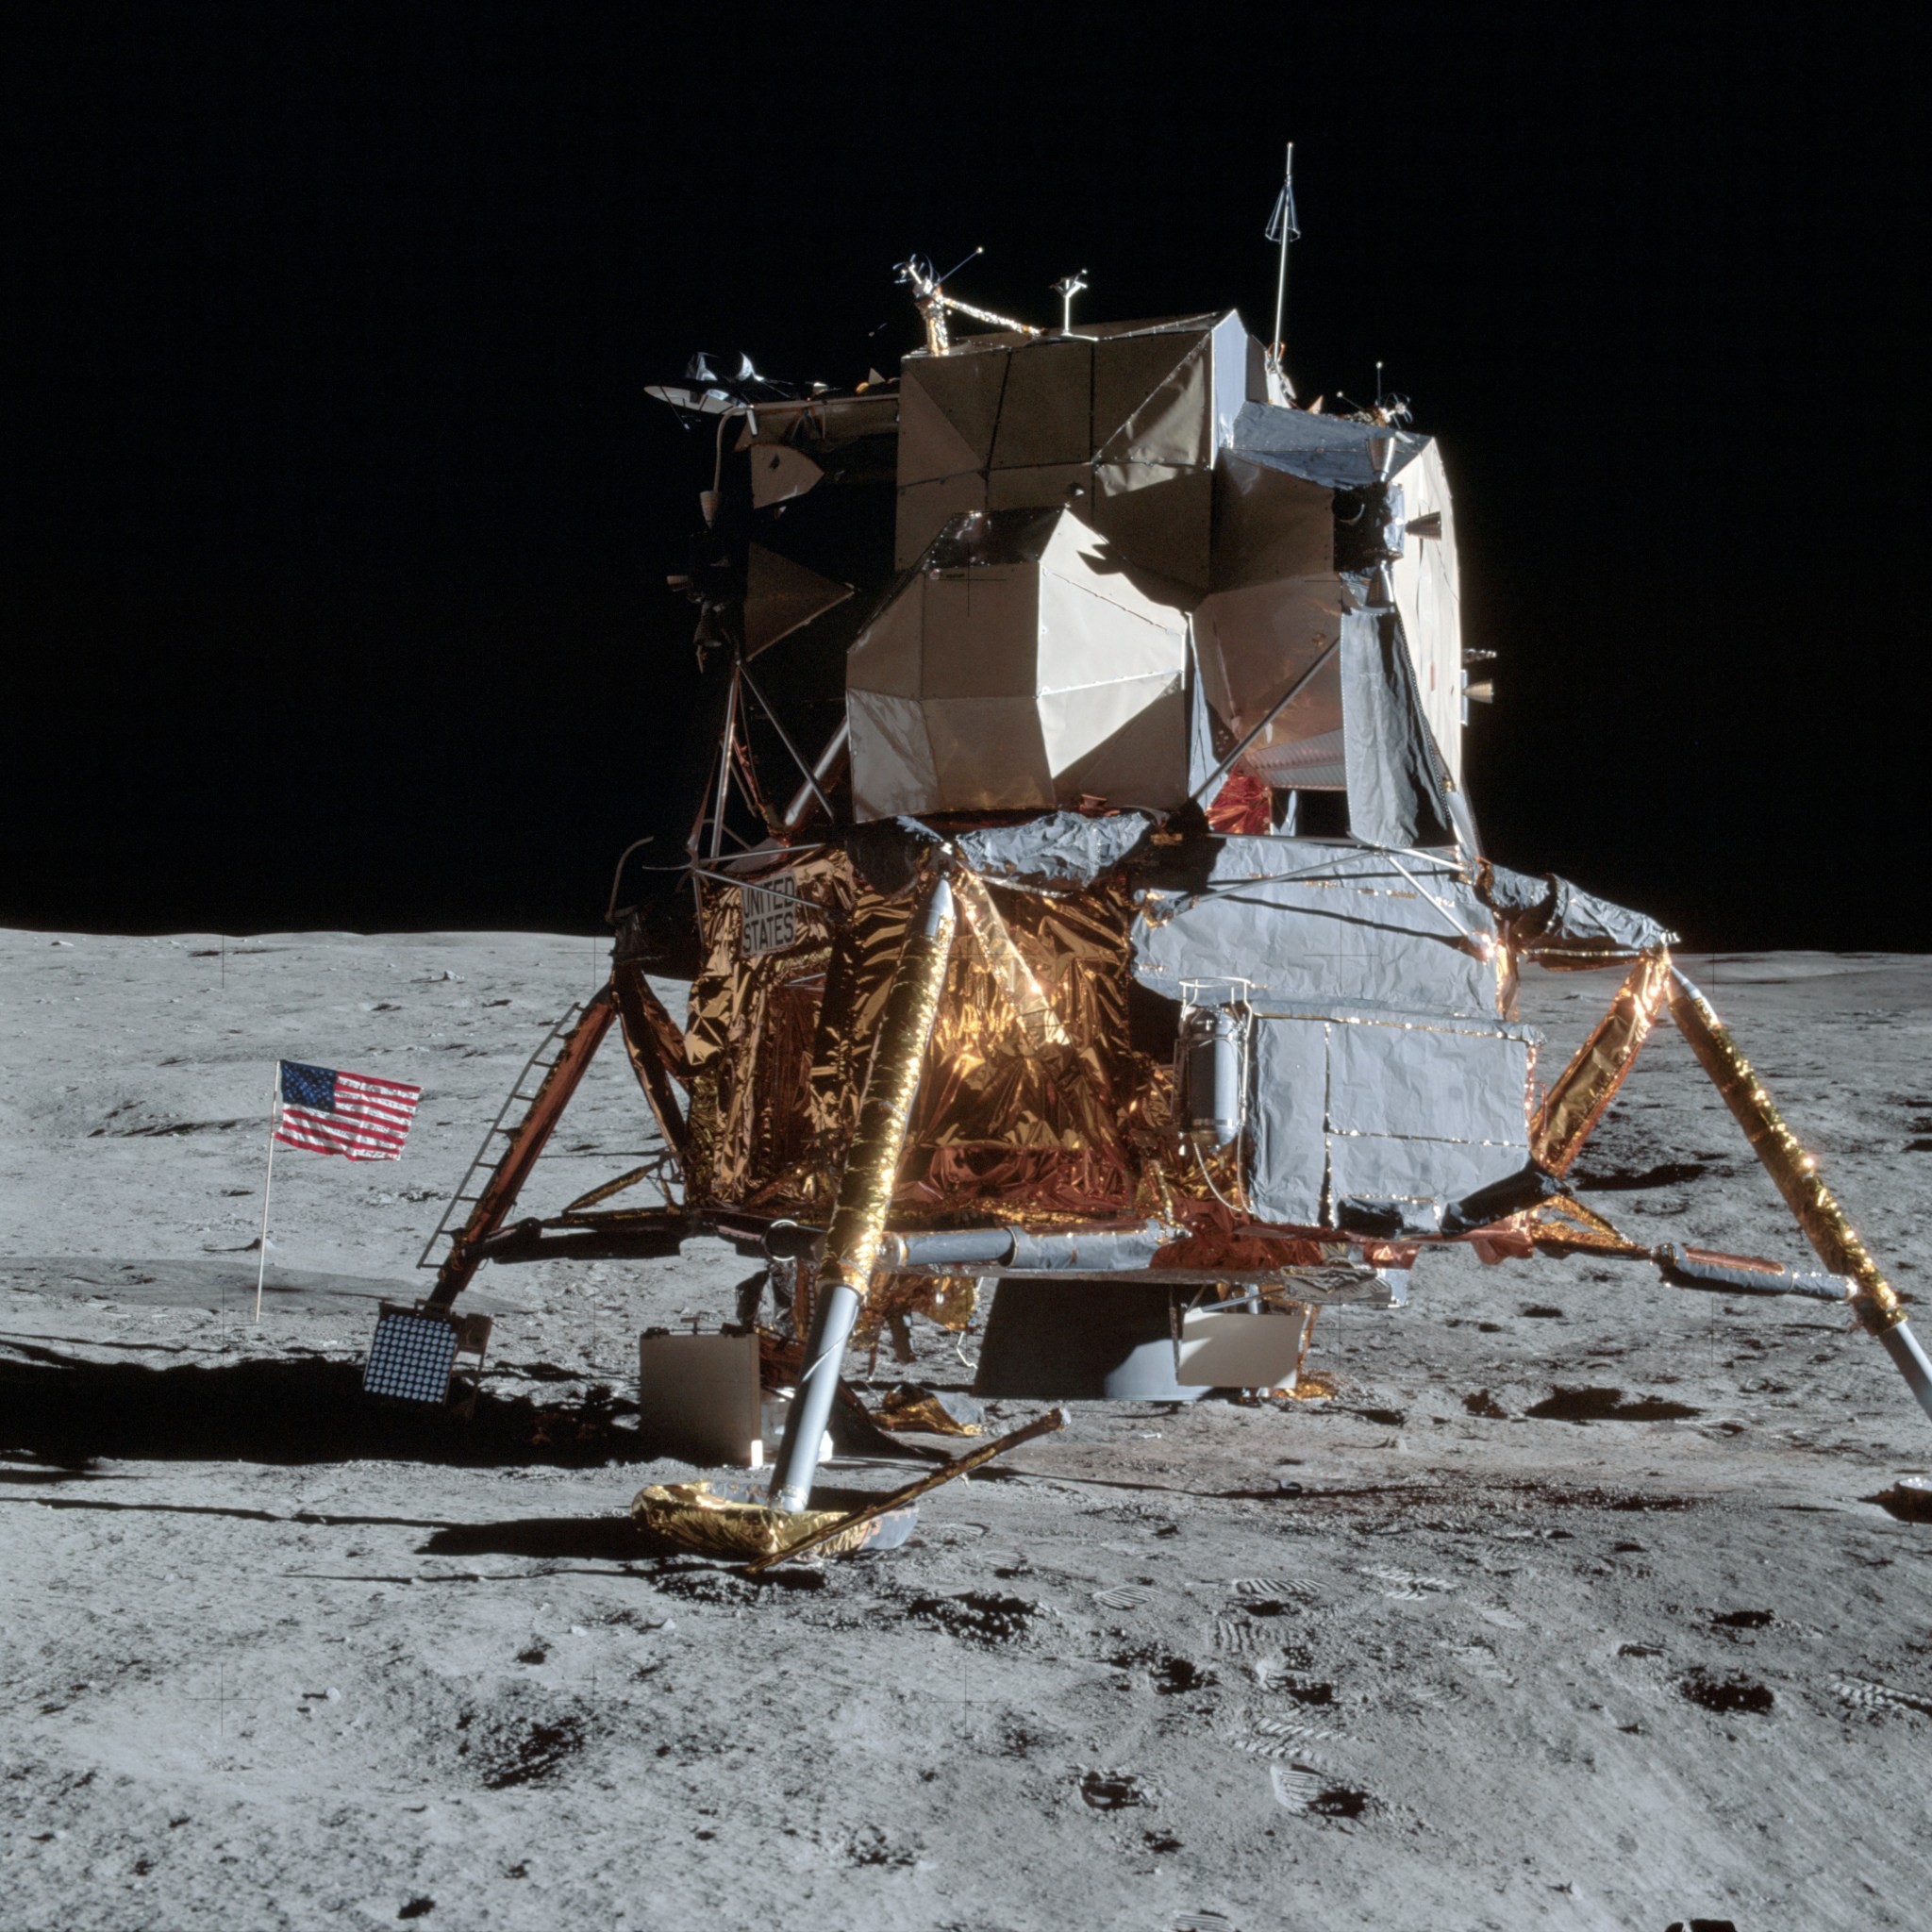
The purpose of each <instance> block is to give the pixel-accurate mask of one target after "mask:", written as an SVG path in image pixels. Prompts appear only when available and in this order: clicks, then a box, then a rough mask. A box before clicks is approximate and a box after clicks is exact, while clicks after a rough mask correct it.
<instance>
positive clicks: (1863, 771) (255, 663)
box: [0, 0, 1932, 949]
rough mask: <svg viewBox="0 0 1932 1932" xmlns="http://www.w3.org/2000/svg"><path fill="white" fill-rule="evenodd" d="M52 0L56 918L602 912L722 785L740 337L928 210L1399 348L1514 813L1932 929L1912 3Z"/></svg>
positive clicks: (21, 700) (46, 435) (48, 739)
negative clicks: (159, 1)
mask: <svg viewBox="0 0 1932 1932" xmlns="http://www.w3.org/2000/svg"><path fill="white" fill-rule="evenodd" d="M924 14H925V15H926V16H928V17H930V18H931V19H933V20H936V21H937V20H941V19H942V20H943V21H944V22H945V23H946V24H945V25H943V26H932V25H921V17H922V15H921V10H920V9H913V8H904V7H893V8H862V7H838V8H771V9H758V8H710V9H708V10H705V11H702V12H700V11H697V10H691V9H684V10H679V11H675V12H674V11H673V10H671V9H664V8H654V7H646V6H641V5H631V6H581V7H571V6H559V5H550V6H543V7H537V6H534V5H532V6H491V5H481V4H475V0H472V4H466V5H458V4H447V5H427V6H425V5H416V6H411V5H389V6H385V7H383V8H369V9H361V8H355V7H349V6H342V5H334V6H327V7H304V6H292V5H276V6H253V7H247V8H225V7H216V6H206V5H203V6H192V5H190V6H181V7H175V8H159V7H141V8H117V9H103V8H58V9H53V8H50V9H46V10H45V14H44V16H43V19H42V25H41V26H40V28H39V31H38V38H37V40H36V42H35V43H34V44H33V45H31V46H26V47H19V48H16V50H15V52H14V54H13V56H12V57H11V58H8V61H7V63H6V66H7V76H8V77H7V80H6V83H5V84H6V86H7V88H8V93H9V96H10V98H9V99H8V102H7V103H6V113H7V129H8V132H7V140H8V146H9V149H10V153H9V157H8V181H9V192H8V196H7V203H8V206H7V217H6V248H7V274H8V283H9V288H10V293H9V296H8V312H9V314H10V316H11V319H12V321H13V324H14V328H13V330H12V332H11V333H12V338H13V342H12V347H11V349H10V351H9V354H8V358H7V367H6V370H5V377H4V381H5V395H6V405H5V407H6V424H5V441H6V445H7V454H6V458H5V473H6V478H7V482H6V493H5V499H4V503H5V529H6V555H5V564H4V594H5V597H6V604H7V613H8V615H7V632H8V646H9V648H8V664H9V668H10V676H9V679H8V683H9V686H10V691H9V703H8V710H9V712H10V714H11V715H10V719H9V731H8V737H9V740H10V741H12V742H13V749H12V750H11V752H10V753H9V756H8V760H7V764H8V787H9V792H10V801H11V802H10V805H9V809H8V820H9V829H10V832H11V837H10V839H9V840H8V845H9V846H10V848H11V852H12V857H11V858H10V859H9V860H8V865H7V868H6V873H5V878H4V889H0V919H5V920H6V921H8V923H12V924H73V925H81V926H90V927H95V928H99V929H109V930H112V929H121V930H127V929H142V928H156V927H167V928H194V929H203V930H206V929H211V928H213V927H215V926H217V925H225V926H226V927H227V928H228V929H231V930H235V929H260V928H265V927H270V926H308V927H342V926H353V927H365V928H366V927H382V926H391V925H442V924H460V925H509V924H525V925H533V926H552V927H558V928H570V929H576V930H588V929H590V928H591V926H593V925H594V924H595V923H596V920H597V917H598V914H599V912H600V911H601V906H602V896H603V892H604V890H605V887H606V884H607V882H608V869H609V865H610V862H611V860H612V859H613V858H614V857H615V855H616V853H617V851H618V850H619V849H620V848H621V847H622V846H623V845H624V844H625V843H626V842H627V841H629V840H630V839H631V838H633V837H635V836H637V835H638V834H639V833H640V832H642V831H645V830H649V829H652V828H653V827H661V826H667V825H668V824H670V823H671V822H672V820H673V819H674V818H675V812H674V811H673V810H672V801H671V799H670V797H669V795H668V792H669V785H668V774H669V773H670V772H671V771H672V770H673V769H674V768H675V761H676V758H677V753H678V746H679V739H680V733H681V728H682V724H683V708H684V706H685V704H686V702H687V700H688V698H689V695H690V692H691V683H692V674H691V649H690V645H689V636H690V612H689V608H688V607H685V606H682V605H679V604H676V603H675V602H674V601H673V600H672V599H671V598H670V596H669V594H668V593H667V592H666V591H665V590H664V588H663V575H664V573H665V571H666V570H667V569H672V568H676V567H677V566H678V564H679V563H680V562H681V560H682V557H683V551H684V539H685V532H686V526H687V523H688V519H689V512H690V508H691V506H692V504H693V496H692V491H693V489H694V487H695V479H694V476H693V475H692V473H691V468H690V465H691V457H692V452H691V448H690V446H689V445H688V444H687V443H686V441H685V440H684V438H683V436H682V434H681V432H680V431H679V430H678V429H677V428H676V426H675V424H674V423H673V422H672V421H671V419H670V418H669V416H668V415H667V414H666V413H664V412H663V411H661V410H660V409H658V408H657V407H656V406H654V405H652V404H651V403H650V402H649V401H648V400H647V399H646V398H645V397H644V396H643V394H642V391H641V386H642V385H643V384H644V383H645V382H647V381H651V380H658V379H663V378H666V377H672V376H675V375H676V373H677V372H678V370H679V369H680V368H681V367H682V365H683V363H684V361H685V359H686V358H687V357H688V356H689V355H690V353H691V351H692V350H693V349H695V348H699V347H708V348H716V349H735V348H738V347H743V348H745V349H748V350H750V351H751V352H752V354H753V355H754V356H755V358H757V359H758V363H759V365H760V366H761V367H763V368H766V369H768V370H770V371H771V372H773V373H774V374H777V375H787V376H791V377H794V378H799V379H812V378H818V379H823V380H827V381H832V382H835V383H847V382H851V381H853V380H855V379H857V378H858V377H859V376H860V375H863V374H864V373H865V369H866V367H867V364H868V363H869V362H871V363H876V364H877V365H878V366H879V367H880V368H882V369H890V368H891V366H892V364H893V358H895V357H896V355H897V353H898V352H899V351H900V350H902V349H904V348H907V347H909V346H911V345H912V344H913V343H914V342H915V341H916V340H917V339H918V330H917V324H916V319H915V317H914V316H913V314H912V311H911V309H910V308H909V307H908V304H907V302H906V300H905V296H904V291H901V290H897V289H895V288H894V287H893V286H892V283H891V264H892V263H893V262H894V261H895V260H897V259H899V258H901V257H902V256H904V255H906V254H907V253H908V251H910V250H913V249H921V250H925V251H928V252H930V253H931V254H932V255H934V256H935V257H937V258H941V260H949V259H951V258H954V257H956V256H958V255H961V254H963V253H965V252H966V250H968V249H969V248H971V247H973V246H974V245H975V244H984V245H985V247H986V249H987V251H988V252H987V255H986V258H985V259H984V261H983V262H982V263H981V264H979V265H978V266H977V267H975V269H974V271H973V272H972V273H971V274H970V275H967V276H965V277H963V278H962V279H961V281H960V282H959V284H958V288H959V290H960V291H961V292H962V293H967V294H970V295H972V296H974V297H975V298H976V299H980V300H983V301H985V302H987V303H989V304H990V305H991V306H992V307H995V308H1011V309H1013V310H1016V311H1018V312H1020V313H1023V314H1028V315H1037V316H1039V317H1041V319H1045V318H1046V317H1047V316H1049V315H1050V314H1051V313H1052V312H1053V308H1054V304H1053V300H1052V298H1051V297H1050V296H1049V295H1048V293H1047V284H1049V283H1050V282H1052V281H1053V280H1054V279H1056V278H1057V277H1058V276H1059V275H1063V274H1065V273H1066V272H1067V271H1068V270H1070V269H1075V268H1081V267H1084V268H1085V269H1086V270H1087V271H1088V278H1089V280H1090V281H1091V284H1092V288H1091V293H1090V294H1089V295H1087V296H1086V297H1085V298H1083V309H1082V312H1083V313H1085V314H1087V315H1089V316H1090V317H1091V318H1093V319H1116V318H1125V317H1130V316H1139V315H1153V314H1169V313H1175V312H1180V311H1187V310H1194V309H1201V308H1213V307H1218V306H1222V305H1240V306H1241V308H1243V310H1244V311H1245V313H1246V314H1247V316H1248V318H1249V320H1250V321H1251V323H1252V324H1253V325H1255V327H1256V328H1257V332H1258V333H1265V331H1266V325H1267V321H1268V315H1269V308H1270V304H1271V299H1272V290H1273V280H1272V259H1271V257H1270V254H1269V251H1268V250H1267V248H1266V247H1265V245H1264V243H1263V242H1262V239H1261V226H1262V224H1263V222H1264V220H1265V217H1266V215H1267V212H1268V208H1269V204H1270V202H1271V199H1272V197H1273V194H1274V189H1275V187H1276V185H1277V183H1278V179H1279V169H1280V150H1281V143H1282V142H1284V141H1285V140H1287V139H1289V138H1292V139H1293V140H1294V141H1295V142H1296V156H1297V167H1296V179H1297V189H1298V198H1299V202H1300V210H1301V217H1302V225H1303V229H1304V239H1303V241H1302V242H1300V243H1299V244H1298V245H1297V247H1296V249H1295V252H1294V256H1293V265H1292V270H1291V304H1290V338H1291V354H1290V361H1291V369H1292V371H1293V373H1294V375H1295V377H1296V380H1297V383H1298V385H1299V386H1300V388H1301V389H1302V390H1303V391H1304V393H1307V392H1311V391H1327V392H1329V393H1331V394H1332V393H1333V392H1334V391H1336V390H1337V389H1341V390H1344V391H1350V392H1351V393H1353V394H1355V395H1357V396H1359V395H1365V394H1367V393H1369V392H1370V391H1371V390H1372V388H1373V383H1374V363H1375V360H1376V358H1382V359H1383V360H1384V361H1385V362H1386V365H1387V381H1388V383H1389V384H1390V385H1391V387H1393V388H1396V389H1399V390H1401V391H1404V392H1405V393H1407V395H1409V396H1410V397H1411V398H1412V399H1413V401H1414V405H1415V410H1416V422H1417V426H1419V427H1422V428H1424V429H1427V430H1430V431H1433V432H1436V433H1438V434H1440V436H1441V438H1442V440H1443V444H1444V449H1445V454H1446V459H1447V461H1448V464H1449V467H1450V474H1451V480H1452V483H1453V485H1454V487H1455V489H1456V492H1457V515H1458V526H1459V532H1460V537H1461V545H1462V568H1463V585H1464V600H1465V601H1464V619H1465V626H1466V640H1467V641H1468V642H1469V643H1470V644H1472V645H1474V646H1483V647H1488V648H1492V649H1494V650H1495V651H1496V652H1497V654H1498V661H1497V666H1496V679H1497V685H1498V688H1499V699H1498V702H1497V704H1496V705H1495V706H1494V708H1493V709H1492V710H1491V711H1488V712H1480V711H1479V712H1478V714H1477V717H1476V721H1475V726H1474V735H1473V743H1472V756H1471V772H1472V783H1473V787H1474V797H1475V802H1476V806H1477V808H1478V811H1479V813H1480V814H1481V816H1482V818H1483V820H1484V824H1485V830H1486V832H1487V834H1488V838H1489V842H1490V844H1491V848H1492V850H1493V852H1494V853H1495V855H1496V856H1497V857H1499V858H1503V859H1506V860H1507V861H1508V862H1511V863H1514V864H1517V865H1520V866H1524V867H1525V868H1528V869H1531V870H1536V871H1541V870H1544V869H1554V870H1557V871H1559V872H1561V873H1564V874H1567V875H1569V876H1571V877H1573V878H1574V879H1576V880H1577V881H1578V882H1579V883H1582V884H1585V885H1588V886H1590V887H1592V888H1594V889H1595V890H1598V891H1604V892H1606V893H1607V894H1609V895H1611V896H1613V897H1616V898H1619V899H1622V900H1624V901H1626V902H1627V903H1631V904H1634V905H1638V906H1641V907H1643V908H1646V909H1649V910H1653V911H1655V912H1657V913H1658V914H1659V915H1661V916H1662V917H1664V918H1666V919H1667V920H1668V921H1670V922H1671V923H1672V924H1674V925H1676V926H1678V927H1679V928H1680V929H1681V930H1682V931H1683V932H1684V933H1685V934H1686V936H1687V938H1689V939H1690V940H1691V941H1693V942H1694V943H1696V944H1699V945H1706V946H1711V945H1717V946H1724V945H1730V946H1766V945H1780V944H1782V945H1807V946H1824V947H1844V948H1876V947H1903V948H1913V949H1923V948H1925V947H1928V946H1932V913H1928V911H1927V910H1926V908H1925V907H1924V904H1923V903H1922V895H1921V893H1920V890H1919V887H1920V874H1921V872H1922V854H1923V851H1924V833H1923V831H1922V829H1921V827H1922V815H1921V808H1920V806H1919V803H1918V801H1919V797H1920V794H1921V792H1922V791H1923V789H1924V784H1923V780H1924V769H1925V763H1924V758H1923V756H1922V754H1921V751H1920V739H1921V737H1922V734H1923V732H1924V712H1923V703H1922V699H1923V693H1924V688H1925V680H1924V676H1923V675H1922V673H1921V668H1920V667H1921V660H1922V657H1923V654H1924V651H1925V649H1926V643H1927V640H1926V635H1925V622H1924V615H1923V611H1924V597H1923V596H1922V595H1921V594H1920V593H1919V592H1918V590H1917V587H1916V583H1915V575H1916V565H1917V560H1918V558H1919V555H1920V553H1921V551H1922V549H1923V547H1924V540H1923V538H1922V536H1921V533H1920V527H1919V525H1920V523H1921V520H1922V519H1923V517H1924V514H1925V512H1924V508H1922V505H1921V502H1920V497H1919V493H1918V491H1917V490H1916V488H1915V486H1913V485H1912V483H1911V481H1910V476H1911V475H1912V474H1914V472H1913V471H1912V470H1911V468H1910V464H1911V462H1912V461H1913V459H1914V458H1915V457H1916V453H1917V451H1918V450H1919V448H1920V447H1921V446H1922V445H1923V444H1924V441H1925V437H1924V429H1925V422H1924V418H1925V406H1924V400H1923V390H1924V379H1923V376H1922V375H1921V372H1920V368H1919V363H1920V359H1921V348H1920V342H1921V338H1922V335H1923V332H1924V328H1923V322H1922V320H1921V308H1922V304H1921V298H1920V295H1919V284H1918V277H1919V275H1920V274H1921V273H1922V270H1921V268H1920V258H1921V255H1922V253H1923V249H1924V237H1925V219H1924V195H1925V186H1926V183H1925V174H1924V156H1923V138H1922V137H1921V136H1920V135H1919V134H1918V133H1917V129H1916V121H1917V119H1918V116H1917V114H1916V110H1915V108H1914V105H1913V102H1914V96H1915V94H1916V92H1917V86H1918V76H1919V75H1921V74H1922V72H1923V68H1924V53H1925V46H1924V38H1925V37H1924V29H1923V27H1921V26H1920V25H1918V24H1917V23H1918V19H1919V17H1920V16H1919V13H1918V11H1917V10H1916V9H1907V8H1884V7H1867V8H1861V9H1858V11H1857V14H1856V16H1855V17H1854V16H1851V15H1849V14H1847V13H1841V12H1840V10H1838V9H1825V8H1806V9H1797V8H1792V9H1789V10H1782V9H1778V8H1762V7H1760V8H1749V9H1745V8H1737V9H1730V8H1711V7H1698V8H1681V9H1677V11H1676V12H1675V13H1674V15H1663V14H1659V15H1654V16H1651V17H1649V18H1648V19H1645V18H1643V17H1642V16H1641V15H1640V14H1639V13H1638V12H1637V11H1636V10H1632V9H1621V8H1620V9H1611V8H1598V9H1581V10H1575V9H1553V8H1545V9H1539V10H1529V9H1521V10H1519V9H1513V8H1511V9H1500V8H1481V7H1475V8H1471V7H1460V8H1446V7H1441V6H1435V7H1429V8H1417V9H1408V8H1403V7H1399V6H1378V7H1374V8H1357V7H1342V6H1332V7H1321V8H1317V7H1310V6H1306V5H1281V6H1274V7H1269V8H1225V7H1214V6H1194V7H1187V8H1180V7H1174V8H1164V9H1158V10H1157V9H1127V8H1108V9H1102V8H1053V7H1040V6H1036V7H1029V8H1003V7H997V6H984V7H978V8H945V9H937V8H935V9H925V10H924Z"/></svg>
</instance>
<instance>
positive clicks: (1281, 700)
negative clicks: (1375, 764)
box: [1193, 641, 1341, 805]
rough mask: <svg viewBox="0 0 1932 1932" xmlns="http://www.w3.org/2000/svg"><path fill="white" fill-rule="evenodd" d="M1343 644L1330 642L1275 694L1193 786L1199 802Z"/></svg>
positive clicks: (1210, 794) (1218, 785)
mask: <svg viewBox="0 0 1932 1932" xmlns="http://www.w3.org/2000/svg"><path fill="white" fill-rule="evenodd" d="M1340 649H1341V643H1340V641H1337V642H1335V643H1332V644H1330V645H1329V646H1328V648H1327V649H1326V650H1325V651H1324V652H1323V653H1322V655H1321V656H1320V657H1319V658H1316V659H1315V661H1314V662H1313V663H1312V664H1310V665H1309V666H1308V668H1307V670H1306V671H1304V672H1303V673H1302V675H1300V676H1299V677H1297V678H1296V679H1295V681H1294V682H1293V683H1292V684H1291V685H1290V686H1289V688H1288V689H1287V690H1286V691H1283V692H1282V694H1281V695H1280V696H1279V697H1278V698H1276V699H1275V700H1274V703H1273V704H1272V705H1270V706H1269V707H1268V708H1267V710H1266V711H1265V712H1264V713H1263V714H1262V717H1261V722H1260V723H1259V724H1257V725H1256V726H1255V728H1254V729H1253V730H1252V731H1250V732H1249V733H1248V735H1247V736H1246V737H1245V738H1243V739H1242V740H1241V742H1240V743H1239V744H1238V745H1236V746H1235V748H1234V749H1233V750H1232V751H1231V752H1229V753H1228V755H1227V756H1226V757H1225V758H1223V759H1222V761H1221V762H1220V763H1219V764H1218V765H1216V766H1215V768H1214V769H1213V770H1212V771H1211V772H1209V773H1208V775H1207V777H1205V778H1204V779H1202V781H1201V782H1200V784H1198V785H1197V786H1195V787H1194V792H1193V796H1194V801H1195V803H1196V804H1199V805H1205V804H1206V803H1207V802H1208V799H1210V798H1212V797H1213V796H1214V794H1215V793H1216V792H1217V791H1220V790H1221V781H1222V780H1223V779H1224V778H1225V777H1226V776H1227V774H1229V773H1230V772H1231V771H1233V770H1234V768H1235V767H1236V766H1237V765H1238V764H1240V763H1241V758H1242V756H1243V755H1244V754H1245V752H1246V751H1247V748H1248V747H1249V745H1251V744H1253V743H1254V741H1256V739H1257V738H1259V737H1260V735H1261V734H1262V732H1264V731H1265V730H1267V728H1268V727H1269V725H1271V724H1274V721H1275V719H1277V718H1278V717H1280V715H1281V714H1282V712H1284V711H1285V710H1287V709H1288V708H1289V706H1290V705H1291V704H1293V703H1294V701H1295V699H1296V698H1298V697H1300V696H1301V694H1302V692H1303V691H1306V690H1307V688H1308V683H1309V680H1310V679H1312V678H1313V676H1314V675H1315V674H1316V672H1318V671H1319V670H1321V668H1322V667H1323V665H1324V664H1325V663H1327V661H1328V660H1329V658H1332V657H1334V655H1335V654H1336V652H1337V651H1338V650H1340Z"/></svg>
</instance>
